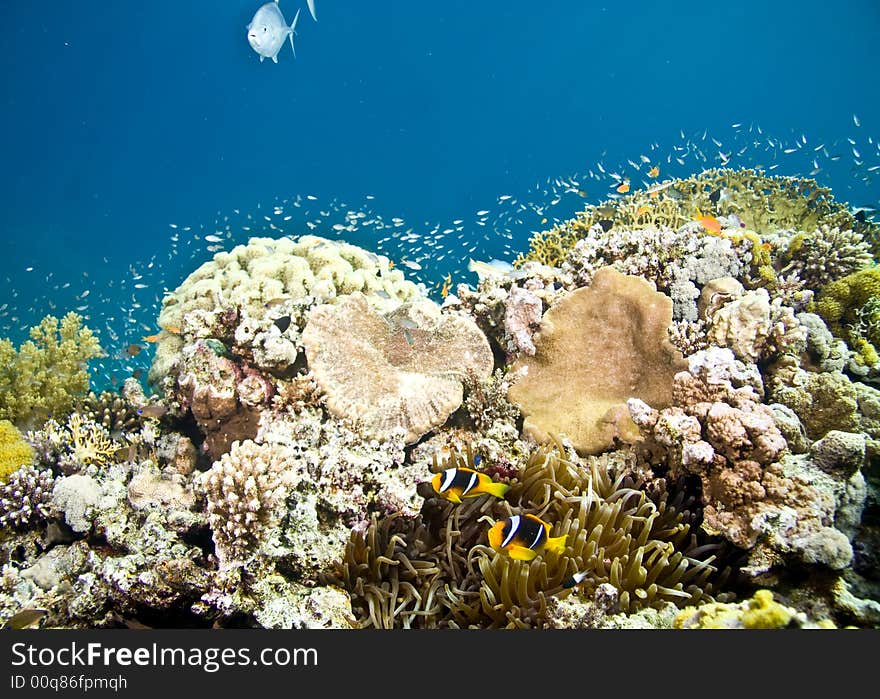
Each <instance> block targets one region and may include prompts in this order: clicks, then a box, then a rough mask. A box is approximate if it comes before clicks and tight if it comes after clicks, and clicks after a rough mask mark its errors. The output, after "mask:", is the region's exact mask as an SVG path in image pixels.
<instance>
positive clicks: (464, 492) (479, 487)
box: [431, 466, 510, 504]
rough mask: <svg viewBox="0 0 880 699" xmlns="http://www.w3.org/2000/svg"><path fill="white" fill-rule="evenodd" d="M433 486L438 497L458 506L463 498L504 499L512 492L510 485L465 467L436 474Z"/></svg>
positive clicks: (448, 469)
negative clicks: (486, 496) (487, 496)
mask: <svg viewBox="0 0 880 699" xmlns="http://www.w3.org/2000/svg"><path fill="white" fill-rule="evenodd" d="M431 485H432V486H433V487H434V492H435V493H437V495H439V496H440V497H441V498H445V499H446V500H449V502H454V503H456V504H458V503H460V502H461V501H462V499H463V498H475V497H479V496H480V495H486V494H488V495H494V496H495V497H496V498H503V497H504V494H505V493H506V492H507V491H508V490H510V486H509V485H506V484H504V483H496V482H495V481H493V480H492V479H491V478H489V476H487V475H486V474H485V473H479V472H477V471H474V469H472V468H465V467H464V466H462V467H459V468H447V469H446V470H444V471H441V472H440V473H436V474H434V477H433V478H432V479H431Z"/></svg>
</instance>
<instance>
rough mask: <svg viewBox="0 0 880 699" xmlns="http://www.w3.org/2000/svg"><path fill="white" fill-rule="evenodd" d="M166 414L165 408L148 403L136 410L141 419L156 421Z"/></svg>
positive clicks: (166, 409)
mask: <svg viewBox="0 0 880 699" xmlns="http://www.w3.org/2000/svg"><path fill="white" fill-rule="evenodd" d="M167 412H168V408H167V407H166V406H164V405H158V404H157V403H150V404H149V405H145V406H144V407H142V408H138V409H137V414H138V415H140V416H141V417H147V418H153V419H154V420H158V419H159V418H160V417H162V416H163V415H164V414H165V413H167Z"/></svg>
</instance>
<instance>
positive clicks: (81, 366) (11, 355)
mask: <svg viewBox="0 0 880 699" xmlns="http://www.w3.org/2000/svg"><path fill="white" fill-rule="evenodd" d="M82 320H83V319H82V317H81V316H79V315H77V314H76V313H68V314H67V315H65V316H64V317H63V318H62V319H61V321H60V322H59V321H58V319H57V318H55V317H54V316H46V317H45V318H43V320H42V321H41V322H40V324H39V325H37V326H35V327H33V328H31V330H30V337H31V339H30V340H28V341H26V342H24V343H22V345H21V346H20V347H19V348H18V350H17V351H16V349H15V348H14V346H13V345H12V343H11V342H10V341H9V340H6V339H0V418H7V419H10V420H12V421H13V422H15V423H17V424H27V425H28V426H35V425H37V424H42V422H43V421H45V420H46V418H48V417H49V416H50V415H55V416H64V415H66V414H67V413H68V412H69V411H70V410H71V409H72V408H73V407H74V405H75V403H76V401H77V400H78V399H79V398H80V397H81V396H84V395H85V394H86V392H87V391H88V390H89V375H88V371H87V363H88V361H89V360H90V359H94V358H95V357H99V356H101V355H102V350H101V346H100V344H99V343H98V339H97V337H95V335H94V333H92V331H91V330H89V329H88V328H87V327H84V326H83V324H82Z"/></svg>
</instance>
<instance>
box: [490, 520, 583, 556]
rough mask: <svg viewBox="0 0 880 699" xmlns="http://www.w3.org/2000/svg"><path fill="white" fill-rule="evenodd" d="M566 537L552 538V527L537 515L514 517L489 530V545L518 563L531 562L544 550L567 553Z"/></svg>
mask: <svg viewBox="0 0 880 699" xmlns="http://www.w3.org/2000/svg"><path fill="white" fill-rule="evenodd" d="M565 538H566V537H565V536H554V537H551V536H550V525H549V524H547V522H545V521H544V520H543V519H540V518H539V517H536V516H535V515H513V516H512V517H508V518H507V519H505V520H502V521H500V522H496V523H495V524H494V525H493V526H492V528H491V529H490V530H489V545H490V546H491V547H492V548H493V549H495V550H496V551H498V552H504V553H506V554H507V555H508V556H510V557H511V558H513V559H514V560H517V561H531V560H532V559H533V558H534V557H535V556H537V555H538V554H539V553H541V552H542V551H544V550H547V551H553V552H554V553H562V552H563V551H565Z"/></svg>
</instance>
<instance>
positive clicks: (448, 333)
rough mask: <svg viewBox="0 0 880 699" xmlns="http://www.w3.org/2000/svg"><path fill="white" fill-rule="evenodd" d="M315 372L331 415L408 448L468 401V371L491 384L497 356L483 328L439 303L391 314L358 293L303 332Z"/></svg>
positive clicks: (323, 309) (322, 311)
mask: <svg viewBox="0 0 880 699" xmlns="http://www.w3.org/2000/svg"><path fill="white" fill-rule="evenodd" d="M303 344H304V345H305V348H306V356H307V358H308V362H309V369H310V370H311V372H312V374H313V375H314V378H315V381H316V382H317V384H318V385H319V386H320V388H321V390H322V391H323V392H324V395H325V402H326V405H327V408H328V410H329V411H330V412H331V413H332V414H333V415H335V416H337V417H339V418H340V419H343V420H348V421H351V422H353V423H354V424H355V425H356V427H357V431H359V432H360V433H361V434H363V435H364V436H368V437H373V438H378V439H387V438H388V436H389V435H390V434H391V432H393V431H394V430H396V429H399V428H403V429H404V431H405V433H406V437H405V440H406V442H407V443H412V442H415V441H416V440H418V439H419V438H420V437H421V436H422V435H424V434H425V433H426V432H428V431H430V430H431V429H433V428H435V427H437V426H439V425H442V424H443V423H444V422H445V421H446V419H447V418H448V417H449V415H450V414H451V413H452V412H453V411H454V410H456V409H457V408H458V407H459V406H460V405H461V402H462V399H463V387H462V383H463V381H464V379H465V378H466V376H467V372H468V371H473V372H474V373H475V374H476V375H477V376H478V377H480V378H487V377H488V376H489V374H490V373H491V371H492V365H493V358H492V351H491V349H490V348H489V343H488V341H487V340H486V337H485V336H484V335H483V333H482V332H481V331H480V329H479V328H478V327H477V326H476V325H475V324H474V323H473V321H471V320H470V319H468V318H466V317H464V316H453V315H444V314H441V313H440V309H439V307H438V306H437V305H436V304H434V303H433V302H431V301H428V300H423V301H418V302H413V303H410V304H405V305H403V306H401V307H399V308H398V309H397V310H395V311H394V312H393V313H391V314H389V315H386V316H383V315H380V314H379V313H377V312H376V311H374V310H372V309H371V307H370V306H369V304H368V303H367V300H366V297H364V296H363V295H362V294H359V293H355V294H352V295H350V296H347V297H346V298H344V299H341V300H340V301H339V302H338V303H336V304H335V305H323V306H317V307H316V308H314V309H313V310H312V312H311V315H310V317H309V322H308V324H307V325H306V328H305V330H304V331H303Z"/></svg>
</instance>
